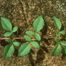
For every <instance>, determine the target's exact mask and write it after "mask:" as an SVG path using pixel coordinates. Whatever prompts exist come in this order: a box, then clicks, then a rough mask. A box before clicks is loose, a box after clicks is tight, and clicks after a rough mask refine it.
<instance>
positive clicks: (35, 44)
mask: <svg viewBox="0 0 66 66" xmlns="http://www.w3.org/2000/svg"><path fill="white" fill-rule="evenodd" d="M30 44H32V46H33V47H35V48H40V45H39V44H38V42H36V41H32V42H31V43H30Z"/></svg>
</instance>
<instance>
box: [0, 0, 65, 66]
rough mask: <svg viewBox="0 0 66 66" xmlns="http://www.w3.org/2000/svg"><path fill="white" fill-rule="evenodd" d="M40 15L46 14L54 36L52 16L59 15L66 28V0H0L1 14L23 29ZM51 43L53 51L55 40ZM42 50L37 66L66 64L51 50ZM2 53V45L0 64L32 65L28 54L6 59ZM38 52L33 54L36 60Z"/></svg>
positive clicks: (60, 65) (9, 65) (50, 34)
mask: <svg viewBox="0 0 66 66" xmlns="http://www.w3.org/2000/svg"><path fill="white" fill-rule="evenodd" d="M39 15H43V16H45V17H44V18H45V20H46V22H48V25H49V26H50V27H49V30H48V32H47V35H48V36H53V32H54V31H53V29H54V26H53V23H52V20H51V18H52V16H57V17H59V18H60V19H61V21H62V23H63V24H64V26H65V29H66V0H0V16H5V17H8V18H9V19H11V21H12V23H13V24H14V25H17V26H19V27H20V28H21V30H22V31H25V30H27V29H28V28H30V27H31V24H32V22H33V20H34V19H35V18H36V17H37V16H39ZM50 32H51V33H50ZM50 43H51V45H49V47H48V49H49V50H50V51H51V48H52V44H53V42H51V41H50ZM41 51H42V53H43V54H41V53H40V52H39V55H40V56H39V58H38V60H39V61H38V60H37V63H36V64H35V66H66V59H64V60H62V59H61V58H60V57H52V56H51V53H50V52H49V53H46V52H44V51H43V50H41ZM2 53H3V47H2V46H0V66H31V62H30V61H29V58H28V56H27V57H24V58H19V57H13V58H12V59H10V60H5V59H4V58H3V56H2ZM36 54H37V53H36V52H35V54H34V55H33V58H34V60H36ZM42 60H43V61H42Z"/></svg>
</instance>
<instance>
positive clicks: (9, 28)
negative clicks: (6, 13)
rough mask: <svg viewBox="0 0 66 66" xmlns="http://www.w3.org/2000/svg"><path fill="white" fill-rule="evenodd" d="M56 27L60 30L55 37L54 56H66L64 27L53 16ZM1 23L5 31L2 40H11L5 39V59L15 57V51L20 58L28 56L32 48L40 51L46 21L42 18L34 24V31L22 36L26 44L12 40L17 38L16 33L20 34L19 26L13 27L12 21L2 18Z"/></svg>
mask: <svg viewBox="0 0 66 66" xmlns="http://www.w3.org/2000/svg"><path fill="white" fill-rule="evenodd" d="M52 19H53V20H54V21H53V22H54V25H55V27H56V28H57V29H58V32H56V33H55V34H56V36H55V37H54V39H53V40H54V43H55V47H54V48H53V49H52V55H55V56H59V55H62V54H66V41H65V40H62V37H61V36H64V35H65V34H66V33H65V30H64V29H63V25H62V23H61V21H60V19H58V18H57V17H55V16H53V18H52ZM0 23H1V25H2V28H3V29H4V33H3V34H1V36H0V37H1V38H3V37H4V38H9V39H4V40H5V41H6V42H7V43H8V44H7V45H6V46H5V47H4V53H3V55H4V57H5V58H10V57H12V56H13V54H14V52H15V50H16V49H17V51H18V56H25V55H28V54H29V53H30V52H31V50H32V48H36V49H40V47H41V45H40V43H41V41H42V39H41V38H42V37H41V30H42V29H43V27H44V26H45V21H44V19H43V17H42V16H38V17H37V18H36V19H35V21H34V22H33V25H32V26H33V30H27V31H26V32H25V35H24V36H22V37H23V38H24V40H25V42H24V43H23V42H19V41H17V40H13V39H12V38H13V37H14V36H15V34H14V33H15V32H18V26H13V25H12V23H11V21H10V20H9V19H7V18H5V17H1V20H0Z"/></svg>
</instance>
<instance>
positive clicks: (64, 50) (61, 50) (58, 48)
mask: <svg viewBox="0 0 66 66" xmlns="http://www.w3.org/2000/svg"><path fill="white" fill-rule="evenodd" d="M53 20H54V25H55V27H56V28H57V29H58V32H56V37H55V39H54V40H55V47H54V48H53V50H52V55H54V56H60V55H62V54H65V55H66V41H64V40H61V36H64V35H65V34H66V32H65V30H64V29H63V30H61V28H62V23H61V21H60V19H58V18H57V17H55V16H54V17H53Z"/></svg>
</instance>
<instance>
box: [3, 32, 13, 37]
mask: <svg viewBox="0 0 66 66" xmlns="http://www.w3.org/2000/svg"><path fill="white" fill-rule="evenodd" d="M11 35H12V32H6V33H4V36H5V37H8V36H11Z"/></svg>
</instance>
